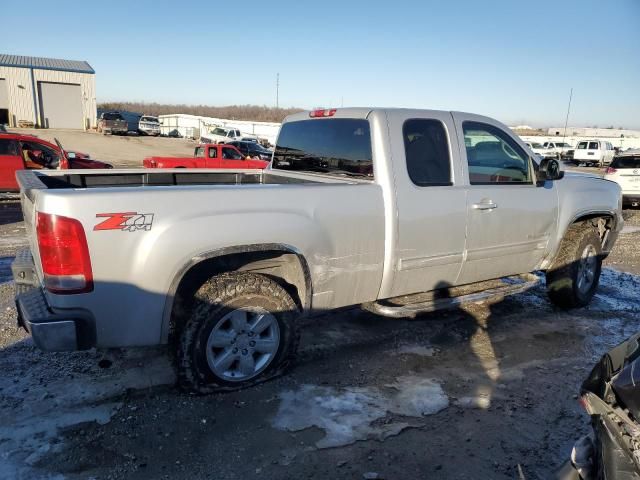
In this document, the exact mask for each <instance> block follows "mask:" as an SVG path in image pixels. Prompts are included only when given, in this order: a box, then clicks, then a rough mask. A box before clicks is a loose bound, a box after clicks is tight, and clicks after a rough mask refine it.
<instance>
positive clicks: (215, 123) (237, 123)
mask: <svg viewBox="0 0 640 480" xmlns="http://www.w3.org/2000/svg"><path fill="white" fill-rule="evenodd" d="M159 119H160V133H162V135H172V134H175V133H178V134H180V136H181V137H185V138H194V139H198V138H200V134H201V133H205V132H208V131H210V130H212V129H214V128H215V127H228V128H237V129H238V130H240V132H241V133H242V134H243V135H247V136H253V137H257V138H264V139H266V140H268V141H269V143H271V144H272V145H273V144H275V143H276V137H277V136H278V132H279V131H280V124H279V123H275V122H252V121H247V120H228V119H225V118H213V117H200V116H197V115H188V114H185V113H176V114H171V115H160V116H159Z"/></svg>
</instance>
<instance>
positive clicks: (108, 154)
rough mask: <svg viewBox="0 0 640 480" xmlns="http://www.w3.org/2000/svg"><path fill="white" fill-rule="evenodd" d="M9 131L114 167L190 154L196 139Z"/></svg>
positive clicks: (52, 129)
mask: <svg viewBox="0 0 640 480" xmlns="http://www.w3.org/2000/svg"><path fill="white" fill-rule="evenodd" d="M11 131H12V132H14V131H15V132H19V133H25V134H29V135H36V136H38V137H41V138H43V139H45V140H48V141H50V142H53V140H54V139H55V138H57V139H58V140H60V143H62V145H63V147H64V148H65V150H74V151H78V152H83V153H88V154H89V155H91V158H93V159H95V160H102V161H105V162H108V163H111V164H113V166H115V167H142V160H143V159H144V158H145V157H148V156H152V155H155V156H159V157H190V156H191V155H193V148H194V147H195V146H196V145H197V142H195V141H193V140H186V139H183V138H166V137H145V136H133V135H132V136H129V135H125V136H120V135H102V134H99V133H94V132H83V131H81V130H58V129H55V128H50V129H42V130H41V129H33V128H12V129H11Z"/></svg>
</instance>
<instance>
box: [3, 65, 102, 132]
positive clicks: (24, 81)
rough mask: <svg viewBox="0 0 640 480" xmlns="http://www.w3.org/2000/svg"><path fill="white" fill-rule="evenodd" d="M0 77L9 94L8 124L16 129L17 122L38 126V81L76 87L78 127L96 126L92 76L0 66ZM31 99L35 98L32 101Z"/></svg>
mask: <svg viewBox="0 0 640 480" xmlns="http://www.w3.org/2000/svg"><path fill="white" fill-rule="evenodd" d="M0 78H4V79H5V80H6V85H7V93H8V95H9V121H10V124H11V126H16V125H17V123H18V121H19V120H27V121H30V122H35V123H38V124H40V122H41V118H40V111H39V110H40V107H39V105H40V101H39V99H38V98H37V95H38V82H54V83H69V84H76V85H80V90H81V92H82V93H81V94H82V114H83V116H84V119H83V121H82V124H83V125H85V127H87V128H94V127H95V126H96V81H95V75H93V74H88V73H75V72H62V71H57V70H38V69H34V70H33V82H32V80H31V69H29V68H14V67H1V66H0ZM34 96H35V98H34Z"/></svg>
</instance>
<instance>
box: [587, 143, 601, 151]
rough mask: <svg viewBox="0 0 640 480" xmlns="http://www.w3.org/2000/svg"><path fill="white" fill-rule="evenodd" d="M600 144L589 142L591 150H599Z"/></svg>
mask: <svg viewBox="0 0 640 480" xmlns="http://www.w3.org/2000/svg"><path fill="white" fill-rule="evenodd" d="M598 147H599V146H598V142H589V150H598Z"/></svg>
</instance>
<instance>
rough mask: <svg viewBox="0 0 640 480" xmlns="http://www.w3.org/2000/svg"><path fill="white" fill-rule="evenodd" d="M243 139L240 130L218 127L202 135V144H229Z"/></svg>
mask: <svg viewBox="0 0 640 480" xmlns="http://www.w3.org/2000/svg"><path fill="white" fill-rule="evenodd" d="M240 138H242V134H241V133H240V130H238V129H235V128H224V127H216V128H213V129H211V130H210V131H209V132H205V133H203V134H200V141H201V142H202V143H229V142H233V141H234V140H238V139H240Z"/></svg>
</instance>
